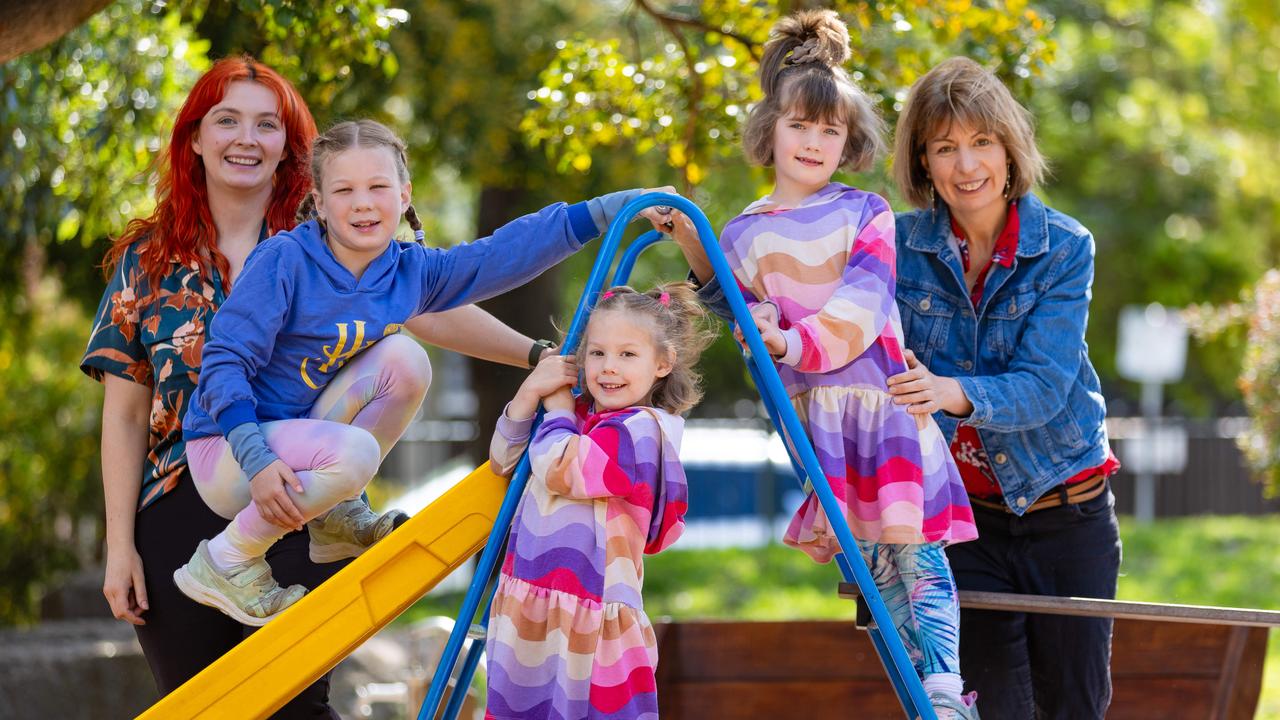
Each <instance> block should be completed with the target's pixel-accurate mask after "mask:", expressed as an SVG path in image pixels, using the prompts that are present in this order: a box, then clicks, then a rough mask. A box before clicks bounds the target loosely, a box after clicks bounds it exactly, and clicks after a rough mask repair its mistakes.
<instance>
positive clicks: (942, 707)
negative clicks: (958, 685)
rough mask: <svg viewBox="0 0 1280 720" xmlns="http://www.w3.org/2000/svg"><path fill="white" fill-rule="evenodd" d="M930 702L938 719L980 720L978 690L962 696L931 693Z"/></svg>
mask: <svg viewBox="0 0 1280 720" xmlns="http://www.w3.org/2000/svg"><path fill="white" fill-rule="evenodd" d="M929 702H930V703H931V704H932V705H933V712H934V713H936V714H937V716H938V720H980V718H979V717H978V693H976V692H971V693H969V694H968V695H961V696H960V697H956V696H955V695H951V694H948V693H942V692H935V693H930V694H929Z"/></svg>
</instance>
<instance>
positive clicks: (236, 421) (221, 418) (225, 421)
mask: <svg viewBox="0 0 1280 720" xmlns="http://www.w3.org/2000/svg"><path fill="white" fill-rule="evenodd" d="M217 423H218V429H219V430H221V431H222V435H223V437H226V436H227V435H230V434H231V431H232V430H235V429H236V428H237V427H238V426H240V425H243V424H245V423H253V424H254V425H257V424H258V410H257V408H255V407H254V404H253V401H252V400H236V401H235V402H233V403H231V404H230V405H228V406H227V408H226V409H225V410H223V411H222V412H221V413H220V414H219V415H218V417H217Z"/></svg>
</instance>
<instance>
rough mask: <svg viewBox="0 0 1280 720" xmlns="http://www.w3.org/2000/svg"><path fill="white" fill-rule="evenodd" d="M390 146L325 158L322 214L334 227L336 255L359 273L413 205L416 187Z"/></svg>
mask: <svg viewBox="0 0 1280 720" xmlns="http://www.w3.org/2000/svg"><path fill="white" fill-rule="evenodd" d="M392 153H393V150H392V149H391V148H390V147H360V146H356V147H353V148H350V149H348V150H343V151H341V152H337V153H334V154H333V155H332V156H330V157H329V158H328V159H327V160H325V162H324V173H323V175H322V187H321V188H320V189H319V191H318V192H317V193H316V212H317V214H318V215H319V216H320V219H321V220H323V221H324V222H325V226H326V228H327V230H328V242H329V248H330V250H332V251H333V255H334V257H336V258H337V259H338V262H340V263H342V265H343V266H344V267H346V268H347V269H348V270H351V272H352V274H354V275H355V276H356V277H359V276H360V274H361V273H362V272H364V269H365V268H366V267H368V265H369V263H370V262H372V261H373V259H374V258H376V257H377V256H378V255H380V254H382V252H383V251H384V250H386V249H387V246H388V245H390V244H391V238H392V236H393V235H394V234H395V231H396V228H397V227H398V226H399V225H400V217H401V215H403V214H404V211H405V208H406V207H408V206H409V198H410V191H411V189H412V188H411V186H410V184H409V183H407V182H403V183H402V182H401V181H400V175H399V173H398V171H397V164H396V159H395V156H394V155H393V154H392Z"/></svg>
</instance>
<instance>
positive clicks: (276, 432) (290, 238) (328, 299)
mask: <svg viewBox="0 0 1280 720" xmlns="http://www.w3.org/2000/svg"><path fill="white" fill-rule="evenodd" d="M311 171H312V175H313V179H314V181H315V188H316V189H315V191H314V192H313V195H312V196H311V202H309V203H307V205H309V206H313V207H314V218H313V219H311V220H308V221H307V222H304V223H302V224H301V225H299V226H298V227H296V228H294V229H293V230H291V231H289V232H285V233H281V234H279V235H276V236H275V237H272V238H270V239H268V240H265V241H263V242H262V243H260V244H259V245H258V247H257V248H256V249H255V250H254V251H253V252H252V254H250V256H249V258H248V260H247V261H246V263H245V267H244V271H243V272H242V274H241V275H240V278H239V279H238V280H237V282H236V285H235V290H234V291H233V292H232V293H231V295H230V296H229V297H228V298H227V300H226V302H225V303H224V304H223V306H222V307H221V309H220V310H219V311H218V314H217V315H216V316H215V317H214V320H213V323H212V325H211V326H210V341H209V343H208V344H207V345H206V346H205V350H204V358H203V362H204V367H203V370H202V372H201V374H200V380H199V385H198V387H197V388H196V391H195V394H194V395H193V396H192V400H191V404H190V409H189V410H188V412H187V415H186V418H185V419H184V422H183V429H184V430H183V431H184V434H185V437H186V441H187V453H188V457H189V460H190V464H191V475H192V478H193V479H194V480H195V486H196V488H197V490H198V491H199V493H200V496H201V497H202V498H203V499H204V501H205V503H207V504H208V505H209V507H210V508H212V509H213V510H214V511H215V512H217V513H218V514H220V515H222V516H223V517H226V518H229V519H231V522H230V524H229V525H228V526H227V528H226V529H225V530H224V531H223V532H221V533H219V534H218V535H217V536H216V537H214V538H213V539H211V540H208V541H202V542H201V543H200V546H199V547H198V548H197V549H196V552H195V554H194V555H193V556H192V558H191V560H190V561H189V562H188V563H187V564H186V565H184V566H183V567H181V568H179V569H178V570H177V572H175V573H174V581H175V582H176V583H177V585H178V587H179V588H180V589H181V590H182V592H184V593H185V594H187V595H188V596H190V597H191V598H192V599H194V600H196V601H198V602H201V603H204V604H206V605H210V606H213V607H216V608H218V609H219V610H222V611H223V612H225V613H226V614H228V615H230V616H232V617H234V618H236V619H237V620H239V621H240V622H242V623H244V624H246V625H254V626H259V625H263V624H265V623H266V622H267V621H268V620H270V619H271V618H272V617H274V616H275V615H276V614H278V613H279V612H281V611H282V610H284V609H285V608H287V607H288V606H289V605H291V604H293V603H294V602H296V601H297V600H298V599H299V598H300V597H302V595H303V594H304V593H305V592H306V590H305V589H304V588H303V587H302V586H300V585H293V586H290V587H288V588H281V587H280V586H279V585H278V584H277V583H276V582H275V580H274V579H273V578H272V577H271V568H270V566H269V565H268V564H267V562H266V560H265V558H264V556H265V554H266V551H267V548H269V547H270V546H271V545H272V544H273V543H275V542H276V541H277V540H279V539H280V538H281V537H282V536H283V535H284V534H285V533H286V532H288V531H289V530H294V529H300V528H301V527H302V525H303V524H305V525H306V526H307V529H308V531H309V534H310V537H311V543H310V554H311V558H312V560H313V561H315V562H332V561H336V560H341V559H345V558H349V557H355V556H356V555H359V554H360V553H361V552H363V551H364V550H365V549H367V548H368V547H369V546H371V545H372V544H373V543H375V542H377V541H378V540H380V539H381V538H383V537H385V536H386V535H387V534H388V533H390V532H391V531H392V530H393V529H394V528H395V526H397V525H398V524H399V523H400V522H402V521H403V520H404V515H403V513H398V512H395V513H385V514H383V515H378V514H377V513H375V512H373V511H372V510H371V509H370V508H369V507H368V506H367V505H366V504H365V503H364V502H363V501H362V500H361V499H360V494H361V493H362V492H363V490H364V487H365V485H367V484H368V483H369V481H370V480H371V479H372V478H373V475H374V473H375V472H377V469H378V466H379V465H380V464H381V462H382V459H383V458H384V457H386V455H387V452H388V451H390V449H391V447H392V446H393V445H394V444H395V443H396V441H397V440H398V439H399V438H400V435H401V434H402V433H403V432H404V430H405V428H406V427H407V426H408V424H409V421H410V420H411V419H412V418H413V416H414V414H415V413H417V411H418V408H419V406H420V405H421V404H422V400H423V398H424V397H425V395H426V392H427V387H428V385H429V384H430V381H431V366H430V364H429V362H428V359H427V355H426V352H425V351H423V349H422V348H421V347H420V346H418V344H417V343H415V342H413V341H412V340H410V339H409V338H407V337H405V336H403V335H400V334H398V331H399V329H400V327H401V326H402V324H403V323H404V322H405V320H407V319H409V318H411V317H413V316H415V315H418V314H421V313H423V312H432V311H440V310H446V309H449V308H452V307H456V306H459V305H463V304H467V303H474V302H478V301H480V300H484V299H485V298H488V297H492V296H494V295H497V294H499V293H502V292H505V291H507V290H510V289H512V288H515V287H518V286H520V285H523V284H524V283H526V282H528V281H529V280H531V279H533V278H534V277H536V276H537V275H538V274H540V273H541V272H543V271H544V270H546V269H547V268H549V267H551V266H553V265H555V264H556V263H558V262H559V261H560V260H562V259H564V258H565V257H567V256H569V255H570V254H572V253H573V252H575V251H577V250H578V249H579V248H581V247H582V244H583V243H584V242H585V241H587V240H589V239H591V238H593V237H595V236H596V235H598V234H599V233H600V231H602V230H603V229H604V228H605V227H607V226H608V224H609V221H610V220H611V218H612V216H613V215H614V214H615V213H616V212H617V211H618V210H620V209H621V207H622V206H623V205H624V204H626V202H627V201H628V200H630V199H631V198H632V197H634V196H635V195H638V194H639V193H640V192H642V191H640V190H628V191H623V192H618V193H612V194H610V195H605V196H603V197H600V198H596V199H594V200H590V201H588V202H584V203H578V204H576V205H566V204H564V203H556V204H554V205H551V206H549V207H546V208H543V209H542V210H541V211H539V212H537V213H533V214H530V215H526V216H524V217H522V218H519V219H517V220H514V221H513V222H511V223H509V224H507V225H505V226H503V227H501V228H499V229H498V230H497V232H495V233H494V234H493V236H492V237H488V238H484V239H481V240H477V241H475V242H472V243H469V244H466V245H460V246H458V247H454V248H450V249H447V250H441V249H435V248H427V247H425V246H423V245H421V244H419V243H411V242H397V241H395V240H394V238H393V234H394V233H395V230H396V228H397V226H398V225H399V222H400V218H401V216H405V217H406V218H407V219H408V220H409V223H410V225H411V226H413V228H414V230H415V231H418V230H419V225H418V223H417V216H416V214H415V213H414V212H413V208H412V207H411V206H410V203H409V199H410V191H411V185H410V182H409V172H408V167H407V164H406V162H405V147H404V143H403V142H401V140H400V139H399V138H397V137H396V136H395V134H394V133H392V132H391V131H390V130H388V129H387V128H386V127H384V126H382V125H380V124H379V123H376V122H373V121H371V120H360V121H357V122H345V123H341V124H339V125H337V126H335V127H334V128H332V129H331V130H329V131H328V132H326V133H324V134H323V135H321V136H320V137H318V138H317V139H316V141H315V145H314V147H313V152H312V159H311ZM662 190H664V191H667V192H671V191H672V190H671V189H670V188H662ZM649 214H652V213H651V212H646V216H647V215H649ZM650 219H651V220H653V221H655V224H656V223H658V222H663V221H665V218H659V217H658V216H657V215H656V214H653V217H652V218H650Z"/></svg>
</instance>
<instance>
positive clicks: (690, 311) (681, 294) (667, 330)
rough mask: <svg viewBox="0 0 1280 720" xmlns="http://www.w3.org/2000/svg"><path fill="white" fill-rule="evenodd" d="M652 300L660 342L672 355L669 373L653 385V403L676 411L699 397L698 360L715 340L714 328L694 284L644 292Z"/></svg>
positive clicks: (684, 407) (664, 286) (673, 411)
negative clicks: (656, 311) (656, 310)
mask: <svg viewBox="0 0 1280 720" xmlns="http://www.w3.org/2000/svg"><path fill="white" fill-rule="evenodd" d="M645 295H646V296H648V297H649V298H651V299H652V300H654V301H655V303H656V305H657V306H658V308H660V310H658V315H659V320H660V322H659V323H658V324H659V326H660V327H661V328H662V334H663V335H664V336H665V337H664V338H663V341H664V342H663V344H664V345H665V346H666V347H667V349H668V350H669V352H671V354H672V356H673V360H672V368H671V372H670V373H669V374H668V375H667V376H666V377H664V378H662V379H660V380H659V381H658V382H657V383H655V384H654V387H653V404H654V405H655V406H657V407H660V408H662V409H664V410H666V411H667V412H670V413H674V414H679V413H682V412H685V411H686V410H689V409H690V408H692V407H693V406H695V405H697V404H698V402H699V401H700V400H702V374H701V373H700V372H698V360H699V359H700V358H701V357H702V352H703V351H704V350H706V349H707V347H708V346H710V345H711V343H712V342H713V341H715V339H716V335H717V327H716V326H715V325H713V324H712V323H711V322H710V316H709V315H708V314H707V310H706V308H705V307H704V306H703V304H702V303H701V302H700V301H699V300H698V294H697V292H696V291H695V290H694V289H693V285H691V284H689V283H688V282H684V281H681V282H670V283H665V284H662V285H659V286H658V287H656V288H654V289H652V290H650V291H649V292H647V293H645Z"/></svg>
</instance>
